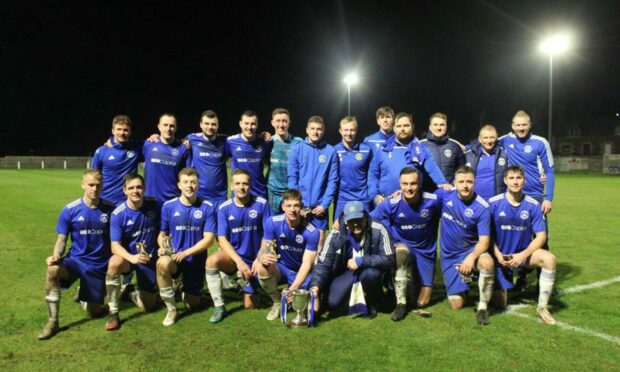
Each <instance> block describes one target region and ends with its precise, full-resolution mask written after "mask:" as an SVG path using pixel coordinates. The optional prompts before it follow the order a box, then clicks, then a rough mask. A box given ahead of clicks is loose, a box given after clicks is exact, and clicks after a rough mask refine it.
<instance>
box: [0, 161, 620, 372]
mask: <svg viewBox="0 0 620 372" xmlns="http://www.w3.org/2000/svg"><path fill="white" fill-rule="evenodd" d="M80 173H81V172H80V171H60V170H58V171H56V170H46V171H40V170H24V171H11V170H2V171H0V211H2V213H0V241H2V242H3V244H2V247H1V248H0V278H1V280H0V283H1V284H2V296H1V298H2V306H1V307H0V325H1V327H0V369H1V370H17V369H19V370H43V369H45V370H54V369H63V370H66V369H69V368H72V369H79V370H85V369H89V370H108V369H124V368H129V369H131V370H136V369H141V370H142V369H146V370H151V369H157V370H164V369H171V370H181V369H183V370H186V369H188V368H191V367H198V368H201V369H206V368H209V369H214V370H271V369H276V370H285V369H288V370H290V369H301V370H309V369H315V370H320V369H329V370H378V369H385V370H399V369H404V368H411V367H414V368H417V369H422V370H437V369H440V370H466V369H523V370H532V369H536V370H540V369H554V370H557V369H564V370H577V369H588V370H591V369H595V370H613V369H616V370H617V369H620V353H619V345H618V344H615V343H613V342H610V341H606V340H602V339H599V338H596V337H592V336H589V335H584V334H580V333H576V332H574V331H570V330H564V329H561V328H559V327H551V326H544V325H542V324H540V323H538V322H533V321H531V320H528V319H521V318H518V317H514V316H511V315H507V314H497V315H494V316H492V317H491V321H492V324H491V325H490V326H487V327H484V328H483V327H480V326H477V325H475V322H474V313H473V310H472V307H469V308H466V309H464V310H461V311H452V310H450V309H449V306H448V304H447V303H446V301H445V300H444V297H443V293H444V291H443V284H442V282H441V280H439V282H438V283H437V284H436V287H435V295H434V296H433V302H434V304H433V305H432V306H431V307H430V311H431V312H432V313H433V317H432V318H431V319H422V318H418V317H416V316H414V315H411V314H410V315H409V316H408V317H407V318H406V319H405V320H404V321H403V322H401V323H397V324H396V323H393V322H392V321H391V320H390V319H389V314H387V313H380V314H379V316H378V317H377V318H376V319H375V320H372V321H368V320H363V319H354V318H351V317H340V318H336V319H331V320H328V321H324V322H322V323H321V324H320V326H319V327H317V328H314V329H301V330H290V329H287V328H286V327H284V326H282V325H281V324H278V323H275V322H267V321H266V320H265V319H264V317H265V314H266V312H267V310H268V309H267V307H268V306H269V302H268V301H264V302H263V308H261V309H259V310H252V311H246V310H239V306H240V302H239V301H238V296H236V295H235V294H234V293H228V294H227V295H228V297H229V302H228V305H227V306H228V308H229V310H233V311H234V312H233V314H232V315H230V316H229V317H228V318H227V319H225V321H224V322H222V323H221V324H218V325H211V324H209V323H208V321H207V319H208V317H209V315H210V314H211V311H212V307H211V306H209V307H207V309H206V310H204V311H202V312H198V313H195V314H192V315H189V316H187V317H183V318H182V319H180V320H179V322H178V323H177V324H176V325H174V326H173V327H170V328H164V327H163V326H161V320H162V319H163V317H164V311H163V310H159V311H156V312H154V313H147V314H144V313H141V312H139V311H137V310H136V308H135V307H132V306H128V305H127V306H126V307H125V308H122V311H121V317H122V318H123V319H124V320H126V322H125V323H124V324H123V327H122V328H121V330H120V331H117V332H106V331H105V330H104V323H105V320H104V319H94V320H91V319H88V318H86V316H85V314H84V313H83V311H82V310H81V309H80V308H79V306H78V305H77V304H75V303H73V302H72V301H71V297H72V296H73V290H69V291H68V292H65V293H64V294H63V296H64V297H63V301H62V305H61V316H60V319H61V327H64V330H63V331H62V332H60V333H59V334H58V335H57V336H56V337H54V338H53V339H51V340H49V341H45V342H42V341H38V340H37V339H36V335H37V333H38V332H39V330H40V329H41V327H42V326H43V325H44V324H45V322H46V318H47V311H46V309H45V305H44V302H43V278H44V273H45V263H44V259H45V257H47V256H48V255H49V254H50V252H51V250H52V246H53V243H54V241H55V235H56V234H55V232H54V228H55V224H56V218H57V217H58V213H59V211H60V209H61V208H62V206H63V205H64V204H66V203H68V202H70V201H72V200H75V199H77V198H78V197H80V195H81V189H80V187H79V181H80ZM557 178H558V180H557V191H556V201H555V203H554V210H553V213H552V214H551V219H550V226H551V232H550V234H551V249H552V251H553V252H555V253H556V255H557V257H558V264H559V269H558V282H557V287H558V288H569V287H572V286H575V285H579V284H589V283H591V282H595V281H599V280H604V279H608V278H611V277H615V276H618V275H620V265H619V264H620V259H619V258H618V247H620V234H619V233H618V220H619V217H620V213H619V212H618V208H619V206H620V194H619V193H618V192H617V191H618V189H619V186H620V178H614V177H606V176H602V175H588V174H580V175H559V176H558V177H557ZM530 278H531V279H532V280H531V281H534V280H533V277H532V276H531V277H530ZM526 297H528V298H529V299H535V298H536V295H535V293H533V290H529V291H528V292H527V296H526ZM618 298H620V283H616V284H612V285H609V286H607V287H604V288H599V289H593V290H588V291H584V292H581V293H576V294H568V295H564V296H561V297H558V298H554V299H552V305H553V308H552V312H553V313H554V315H556V318H557V319H558V320H560V321H562V322H565V323H568V324H571V325H574V326H577V327H582V328H587V329H590V330H592V331H596V332H602V333H606V334H609V335H612V336H616V337H620V310H618V306H617V303H618ZM237 310H239V311H237ZM519 311H520V312H522V313H524V314H528V315H532V316H533V315H535V314H534V308H533V307H530V308H525V309H521V310H519Z"/></svg>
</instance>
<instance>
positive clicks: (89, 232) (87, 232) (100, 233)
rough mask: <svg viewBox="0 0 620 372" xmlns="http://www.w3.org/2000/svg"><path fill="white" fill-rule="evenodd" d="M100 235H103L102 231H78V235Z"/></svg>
mask: <svg viewBox="0 0 620 372" xmlns="http://www.w3.org/2000/svg"><path fill="white" fill-rule="evenodd" d="M102 234H103V230H96V229H84V230H80V235H102Z"/></svg>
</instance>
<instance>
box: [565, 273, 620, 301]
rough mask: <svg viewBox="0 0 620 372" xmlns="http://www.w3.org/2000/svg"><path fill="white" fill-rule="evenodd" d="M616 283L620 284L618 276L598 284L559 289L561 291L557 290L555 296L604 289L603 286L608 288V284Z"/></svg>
mask: <svg viewBox="0 0 620 372" xmlns="http://www.w3.org/2000/svg"><path fill="white" fill-rule="evenodd" d="M617 282H620V275H619V276H616V277H613V278H611V279H607V280H601V281H600V282H594V283H590V284H584V285H576V286H574V287H571V288H566V289H561V290H558V293H557V295H558V296H562V295H566V294H572V293H579V292H583V291H587V290H588V289H594V288H601V287H605V286H608V285H610V284H614V283H617Z"/></svg>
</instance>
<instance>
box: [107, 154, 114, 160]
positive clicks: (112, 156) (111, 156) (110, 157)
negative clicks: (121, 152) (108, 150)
mask: <svg viewBox="0 0 620 372" xmlns="http://www.w3.org/2000/svg"><path fill="white" fill-rule="evenodd" d="M108 160H116V158H115V157H114V155H110V156H109V157H108Z"/></svg>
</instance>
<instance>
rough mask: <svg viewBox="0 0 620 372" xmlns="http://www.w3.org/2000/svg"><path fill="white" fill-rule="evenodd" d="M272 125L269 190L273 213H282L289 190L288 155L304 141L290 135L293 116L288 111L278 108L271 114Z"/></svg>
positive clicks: (268, 176)
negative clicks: (285, 195)
mask: <svg viewBox="0 0 620 372" xmlns="http://www.w3.org/2000/svg"><path fill="white" fill-rule="evenodd" d="M271 125H272V126H273V129H274V130H275V135H274V136H273V149H272V150H271V156H270V158H269V159H270V163H271V165H270V166H269V173H268V175H267V189H268V190H269V206H270V207H271V213H273V214H279V213H281V212H282V209H281V208H280V207H281V204H282V195H284V192H285V191H286V190H287V189H288V187H287V184H288V179H287V175H288V169H287V167H288V155H289V152H290V150H291V147H292V146H293V145H296V144H297V143H299V142H301V141H303V139H301V138H300V137H297V136H294V135H292V134H291V133H289V131H288V130H289V127H290V125H291V116H290V114H289V112H288V110H287V109H285V108H276V109H275V110H273V113H272V114H271Z"/></svg>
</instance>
